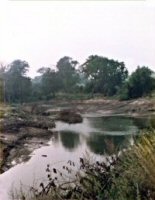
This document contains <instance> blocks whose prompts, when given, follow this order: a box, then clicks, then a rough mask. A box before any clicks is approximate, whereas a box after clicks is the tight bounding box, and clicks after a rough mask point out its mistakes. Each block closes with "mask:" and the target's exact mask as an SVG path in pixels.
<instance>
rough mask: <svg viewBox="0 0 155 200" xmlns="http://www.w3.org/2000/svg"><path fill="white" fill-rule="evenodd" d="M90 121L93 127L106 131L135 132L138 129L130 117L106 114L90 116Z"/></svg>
mask: <svg viewBox="0 0 155 200" xmlns="http://www.w3.org/2000/svg"><path fill="white" fill-rule="evenodd" d="M90 121H91V124H92V125H93V127H94V128H96V129H98V130H102V131H104V132H107V133H109V132H111V133H114V134H116V133H118V132H119V134H122V133H123V134H125V133H126V134H127V133H130V134H131V132H132V133H136V132H137V130H138V129H137V126H135V125H134V122H133V118H130V117H122V116H108V117H98V118H90Z"/></svg>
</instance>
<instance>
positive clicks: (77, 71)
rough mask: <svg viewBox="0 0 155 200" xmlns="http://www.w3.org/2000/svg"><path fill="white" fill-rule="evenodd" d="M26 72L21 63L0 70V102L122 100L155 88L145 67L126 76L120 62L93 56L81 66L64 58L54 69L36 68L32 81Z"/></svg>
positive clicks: (151, 72) (24, 66)
mask: <svg viewBox="0 0 155 200" xmlns="http://www.w3.org/2000/svg"><path fill="white" fill-rule="evenodd" d="M29 68H30V66H29V64H28V63H27V62H26V61H22V60H15V61H13V62H12V63H10V64H9V65H8V66H1V67H0V87H1V91H3V95H1V101H3V100H4V101H6V102H9V103H12V102H15V103H22V102H25V101H37V100H50V99H52V98H55V97H56V96H57V95H60V94H64V93H65V94H68V95H69V96H70V94H74V95H73V96H76V95H78V94H81V96H82V95H83V94H86V95H87V96H90V97H91V96H92V95H93V94H102V95H104V96H114V95H115V96H116V95H117V96H120V99H122V100H126V99H132V98H138V97H142V96H145V95H148V94H151V92H152V91H153V90H154V88H155V79H154V78H153V71H151V70H150V69H149V68H148V67H145V66H143V67H138V68H137V69H136V71H135V72H133V73H132V74H131V76H129V75H128V70H127V68H126V67H125V64H124V62H119V61H116V60H113V59H109V58H106V57H102V56H97V55H92V56H89V57H88V59H87V60H86V62H85V63H83V64H82V65H79V63H78V62H77V61H75V60H73V59H72V58H70V57H67V56H65V57H63V58H61V59H60V60H59V61H58V62H57V64H56V68H55V69H51V68H47V67H42V68H40V69H39V70H38V71H37V72H38V73H39V74H40V75H39V76H37V77H35V78H34V79H31V78H29V77H28V76H27V75H26V73H27V72H28V70H29ZM88 94H90V95H88ZM2 96H3V97H2Z"/></svg>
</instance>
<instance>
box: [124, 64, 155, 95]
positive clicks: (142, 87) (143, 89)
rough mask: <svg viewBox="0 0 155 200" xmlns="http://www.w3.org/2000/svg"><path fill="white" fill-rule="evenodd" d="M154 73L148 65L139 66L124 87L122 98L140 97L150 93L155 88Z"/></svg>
mask: <svg viewBox="0 0 155 200" xmlns="http://www.w3.org/2000/svg"><path fill="white" fill-rule="evenodd" d="M152 74H153V71H152V70H150V69H149V68H148V67H145V66H143V67H139V66H138V67H137V69H136V71H135V72H133V73H132V74H131V76H130V77H129V80H128V81H127V82H126V83H125V85H124V87H123V88H122V94H121V99H132V98H138V97H142V96H145V95H148V94H150V93H151V92H152V91H153V89H155V79H154V78H153V77H152Z"/></svg>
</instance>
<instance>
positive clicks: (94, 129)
mask: <svg viewBox="0 0 155 200" xmlns="http://www.w3.org/2000/svg"><path fill="white" fill-rule="evenodd" d="M149 123H150V119H149V118H130V117H120V116H115V117H85V118H84V120H83V123H81V124H74V125H73V124H72V125H69V124H66V123H62V122H57V123H56V129H55V131H56V132H55V133H54V134H53V136H52V137H51V138H50V140H49V141H48V145H47V146H43V147H41V148H38V149H37V150H35V151H33V152H32V153H31V155H30V159H29V160H28V161H27V162H23V163H21V164H17V165H15V166H14V167H12V168H11V169H9V170H8V171H6V172H5V173H3V174H2V175H0V200H10V199H11V198H10V194H11V191H12V190H14V191H15V188H17V189H19V188H20V186H21V185H22V187H24V188H28V187H29V186H30V185H36V184H37V183H40V182H41V181H42V180H43V181H44V180H45V179H46V177H45V175H46V173H45V169H46V166H47V164H50V165H51V166H55V167H56V168H61V167H62V165H64V164H65V163H66V162H67V161H68V160H72V161H75V162H77V163H78V160H79V157H83V156H85V155H88V154H89V156H90V157H93V158H94V159H101V158H103V156H104V155H105V154H113V153H115V152H116V151H119V150H120V149H122V148H125V147H127V146H128V145H131V144H132V143H133V139H134V138H135V137H136V135H137V134H140V131H139V130H140V129H143V128H146V127H148V126H149V125H150V124H149ZM21 156H22V155H21Z"/></svg>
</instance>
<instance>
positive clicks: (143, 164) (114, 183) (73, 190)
mask: <svg viewBox="0 0 155 200" xmlns="http://www.w3.org/2000/svg"><path fill="white" fill-rule="evenodd" d="M154 166H155V131H154V130H152V131H149V132H148V131H147V133H145V134H144V135H143V136H142V137H140V138H139V139H138V141H137V142H136V143H135V145H134V146H132V147H130V148H129V149H128V150H124V151H123V152H119V153H118V154H117V155H112V156H111V157H108V156H107V157H106V160H105V161H101V162H100V161H97V162H92V161H90V160H89V159H88V156H87V158H86V159H85V158H80V165H79V167H77V166H75V163H73V162H72V161H68V164H66V166H62V170H58V169H55V168H52V167H51V166H50V165H47V169H46V173H47V182H44V183H40V187H39V188H40V189H38V188H34V187H31V188H30V190H29V191H28V192H26V193H24V192H23V191H24V190H21V193H20V194H19V193H18V198H21V199H27V200H49V199H52V200H62V199H63V200H64V199H71V200H73V199H77V200H79V199H82V200H103V199H107V200H116V199H117V200H152V199H155V168H154ZM12 197H13V199H16V198H17V193H16V194H15V193H14V194H13V195H12Z"/></svg>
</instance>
